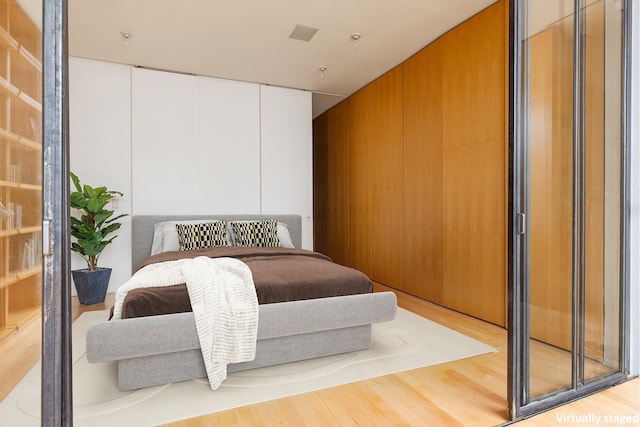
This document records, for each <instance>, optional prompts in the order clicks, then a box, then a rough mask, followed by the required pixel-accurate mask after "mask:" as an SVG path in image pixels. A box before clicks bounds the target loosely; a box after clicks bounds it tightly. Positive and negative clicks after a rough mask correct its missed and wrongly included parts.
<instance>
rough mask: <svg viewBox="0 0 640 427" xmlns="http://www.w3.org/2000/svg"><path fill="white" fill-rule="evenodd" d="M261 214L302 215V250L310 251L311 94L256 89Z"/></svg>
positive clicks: (276, 89) (284, 90)
mask: <svg viewBox="0 0 640 427" xmlns="http://www.w3.org/2000/svg"><path fill="white" fill-rule="evenodd" d="M260 91H261V92H260V104H261V115H262V116H261V121H260V123H261V128H260V131H261V142H262V146H261V153H262V158H261V169H262V171H261V177H262V178H261V179H262V212H263V213H267V214H268V213H294V214H300V215H302V247H303V248H305V249H312V248H313V222H312V212H313V180H312V179H313V178H312V173H313V160H312V138H313V137H312V113H311V93H310V92H304V91H300V90H294V89H285V88H279V87H273V86H261V87H260Z"/></svg>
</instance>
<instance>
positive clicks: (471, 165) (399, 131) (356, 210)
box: [314, 0, 507, 325]
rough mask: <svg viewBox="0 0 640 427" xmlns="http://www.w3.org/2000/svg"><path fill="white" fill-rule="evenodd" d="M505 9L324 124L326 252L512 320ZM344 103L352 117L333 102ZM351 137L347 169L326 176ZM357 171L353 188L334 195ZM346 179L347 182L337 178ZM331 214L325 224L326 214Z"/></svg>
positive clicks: (394, 282) (478, 312)
mask: <svg viewBox="0 0 640 427" xmlns="http://www.w3.org/2000/svg"><path fill="white" fill-rule="evenodd" d="M505 23H506V6H505V1H504V0H503V1H500V2H498V3H496V4H495V5H493V6H491V7H489V8H488V9H486V10H485V11H483V12H481V13H479V14H478V15H476V16H474V17H472V18H471V19H469V20H468V21H466V22H465V23H463V24H461V25H460V26H458V27H456V28H454V29H453V30H451V31H450V32H448V33H447V34H445V35H444V36H442V37H441V38H440V39H438V40H436V41H435V42H434V43H432V44H431V45H429V46H427V47H426V48H424V49H423V50H422V51H421V52H419V53H418V54H416V55H415V56H414V57H412V58H410V59H409V60H407V61H406V62H405V63H403V64H401V65H399V66H398V67H396V68H394V69H393V70H391V71H389V72H388V73H386V74H385V75H383V76H382V77H380V78H378V79H377V80H375V81H374V82H372V83H370V84H369V85H368V86H366V87H365V88H363V89H362V90H360V91H359V92H357V93H356V94H354V95H353V96H351V97H350V98H349V100H348V101H346V102H343V103H341V104H339V105H338V106H337V107H334V109H332V110H329V111H328V112H326V113H325V114H324V115H322V116H320V117H319V118H318V119H316V121H315V127H314V129H315V135H314V139H315V150H316V151H315V152H316V157H315V164H316V172H317V173H316V175H315V179H316V181H315V189H316V191H318V194H316V199H315V201H316V207H315V211H316V248H317V250H319V251H326V253H327V254H328V255H329V256H331V257H333V258H334V259H338V258H340V257H341V256H342V254H341V253H340V252H339V251H336V252H333V251H334V250H336V249H331V248H330V247H329V243H328V242H329V241H330V240H332V239H338V240H340V239H345V238H347V239H348V243H345V244H344V245H343V246H342V247H345V245H346V247H347V248H348V250H347V255H346V258H345V259H346V261H345V264H347V265H349V266H351V267H354V268H358V269H360V270H362V271H363V272H364V273H366V274H368V275H369V276H370V277H371V278H372V279H373V280H374V281H377V282H380V283H383V284H386V285H388V286H391V287H394V288H397V289H401V290H405V291H406V292H409V293H411V294H414V295H417V296H420V297H422V298H425V299H427V300H430V301H433V302H435V303H438V304H442V305H445V306H448V307H451V308H454V309H456V310H459V311H463V312H465V313H468V314H471V315H473V316H476V317H480V318H482V319H485V320H488V321H490V322H493V323H496V324H499V325H504V324H505V297H506V283H505V277H506V274H505V271H506V267H505V260H506V254H505V233H506V222H505V204H506V200H505V194H506V192H505V185H506V183H505V134H506V132H505V129H506V123H505V90H506V84H507V83H506V80H505V76H506V70H505V67H506V63H505V52H506V42H507V41H506V37H505V34H506V29H505ZM340 109H345V110H347V111H348V112H346V113H344V112H343V113H337V112H334V110H338V111H339V110H340ZM337 114H342V115H341V117H347V119H346V120H345V121H344V122H341V123H343V124H341V125H340V126H345V127H346V128H347V130H346V131H344V132H343V133H348V138H347V139H348V142H347V144H348V147H349V148H348V165H345V166H344V167H345V168H347V169H348V173H346V174H345V173H343V172H335V173H336V175H335V176H323V175H322V173H324V172H320V171H326V172H327V173H328V172H329V171H328V166H327V165H328V164H331V163H332V162H338V160H330V159H328V158H327V157H326V156H327V153H330V152H332V151H334V152H339V149H338V148H333V149H332V148H327V147H331V146H333V145H336V144H343V143H344V136H343V137H337V138H336V139H333V138H332V137H330V136H329V134H330V133H331V132H335V131H334V130H332V129H333V127H334V126H338V124H337V123H338V121H339V120H340V119H336V115H337ZM345 176H346V178H348V184H345V186H344V187H347V188H348V196H347V199H348V226H347V231H346V232H345V230H341V231H339V230H338V229H339V228H341V227H344V221H343V220H342V219H341V218H340V217H339V216H338V217H337V218H336V221H337V223H339V224H341V225H339V226H336V227H334V232H335V234H332V233H330V232H328V230H329V227H330V226H329V225H328V224H330V223H331V222H332V221H333V218H332V217H331V215H332V214H331V212H334V211H336V210H337V208H336V207H335V206H333V204H336V203H343V202H344V200H341V198H343V197H344V196H342V195H341V196H336V195H329V192H330V191H333V190H329V188H330V187H331V188H335V189H336V191H343V190H344V187H343V188H342V189H338V188H337V187H336V186H335V184H332V183H333V182H334V180H335V179H343V180H344V179H346V178H345ZM337 177H342V178H337ZM319 218H320V219H321V220H320V221H318V219H319Z"/></svg>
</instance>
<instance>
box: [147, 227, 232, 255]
mask: <svg viewBox="0 0 640 427" xmlns="http://www.w3.org/2000/svg"><path fill="white" fill-rule="evenodd" d="M211 221H217V220H215V219H196V220H193V221H164V222H158V223H157V224H154V225H153V243H152V244H151V255H155V254H159V253H162V252H169V251H177V250H180V242H179V241H178V230H176V224H204V223H207V222H211ZM230 242H231V239H230V238H229V231H228V229H227V243H228V244H229V245H230V244H231V243H230Z"/></svg>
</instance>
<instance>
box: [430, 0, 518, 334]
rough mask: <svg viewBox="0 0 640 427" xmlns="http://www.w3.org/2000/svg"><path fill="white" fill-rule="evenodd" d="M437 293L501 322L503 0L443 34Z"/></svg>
mask: <svg viewBox="0 0 640 427" xmlns="http://www.w3.org/2000/svg"><path fill="white" fill-rule="evenodd" d="M442 42H443V46H444V49H443V57H442V64H443V68H444V70H446V72H443V80H442V82H443V88H442V91H443V114H442V116H443V121H442V179H443V219H444V237H443V241H444V254H443V262H444V266H443V276H444V277H443V279H444V287H443V300H444V304H445V305H446V306H448V307H451V308H454V309H456V310H459V311H462V312H464V313H468V314H471V315H473V316H476V317H480V318H482V319H485V320H488V321H490V322H493V323H497V324H500V325H503V324H504V323H505V302H504V301H505V291H506V285H505V283H506V271H505V259H506V257H505V232H506V222H505V204H506V201H505V194H506V193H505V185H506V183H505V174H504V167H505V161H506V160H505V127H506V123H505V90H506V81H505V66H506V65H505V64H506V58H505V44H506V40H505V5H504V3H497V4H496V5H494V6H492V7H491V8H489V9H487V10H485V11H484V12H483V13H480V14H478V15H476V16H474V17H473V18H471V19H469V20H468V21H467V22H465V23H464V25H461V26H459V27H458V28H456V30H455V31H450V32H448V33H447V34H445V35H444V36H443V37H442Z"/></svg>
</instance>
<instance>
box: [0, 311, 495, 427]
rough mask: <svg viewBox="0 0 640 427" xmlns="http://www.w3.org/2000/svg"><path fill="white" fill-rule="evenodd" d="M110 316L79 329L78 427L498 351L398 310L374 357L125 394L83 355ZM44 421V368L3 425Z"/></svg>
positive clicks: (35, 372)
mask: <svg viewBox="0 0 640 427" xmlns="http://www.w3.org/2000/svg"><path fill="white" fill-rule="evenodd" d="M106 316H107V314H106V311H95V312H88V313H84V314H83V315H82V316H81V317H80V318H79V319H78V320H77V321H76V322H75V323H74V324H73V355H74V360H75V362H74V365H73V374H74V378H73V399H74V425H75V426H91V427H100V426H109V427H110V426H127V427H132V426H153V425H158V424H163V423H167V422H171V421H176V420H181V419H185V418H190V417H194V416H198V415H202V414H208V413H212V412H218V411H222V410H225V409H230V408H235V407H239V406H244V405H249V404H252V403H258V402H264V401H267V400H272V399H277V398H281V397H286V396H291V395H294V394H298V393H305V392H308V391H313V390H319V389H322V388H326V387H332V386H336V385H341V384H346V383H350V382H354V381H360V380H364V379H368V378H372V377H377V376H381V375H386V374H391V373H394V372H400V371H406V370H410V369H415V368H420V367H424V366H429V365H435V364H438V363H444V362H449V361H452V360H457V359H463V358H467V357H471V356H476V355H479V354H484V353H489V352H493V351H495V349H493V348H492V347H489V346H487V345H485V344H483V343H481V342H479V341H476V340H473V339H471V338H469V337H466V336H464V335H462V334H460V333H458V332H455V331H452V330H451V329H448V328H445V327H444V326H441V325H439V324H437V323H434V322H431V321H429V320H427V319H425V318H423V317H420V316H417V315H415V314H413V313H411V312H409V311H406V310H403V309H400V308H399V309H398V315H397V317H396V319H395V320H393V321H391V322H386V323H378V324H376V325H374V329H373V346H372V348H371V349H369V350H364V351H359V352H353V353H346V354H341V355H336V356H328V357H323V358H318V359H312V360H308V361H302V362H295V363H289V364H284V365H279V366H272V367H267V368H260V369H254V370H251V371H245V372H238V373H234V374H230V375H229V377H228V378H227V380H226V381H225V382H223V383H222V386H221V387H220V388H219V389H218V390H215V391H211V389H210V388H209V384H208V382H207V380H206V378H204V379H201V380H192V381H183V382H179V383H174V384H168V385H163V386H156V387H149V388H145V389H141V390H135V391H130V392H122V391H119V390H118V387H117V383H116V381H117V371H116V366H115V363H100V364H90V363H88V362H87V361H86V358H85V355H84V352H85V350H84V348H85V336H86V331H87V328H88V327H89V326H90V325H92V324H93V323H96V322H99V321H102V320H105V319H106ZM39 417H40V365H37V366H35V367H34V368H33V369H32V370H31V371H30V372H29V374H27V376H26V377H25V378H24V379H23V380H22V382H21V383H20V384H18V386H17V387H16V388H15V389H14V390H13V391H12V392H11V393H10V394H9V395H8V396H7V398H6V399H5V400H4V401H3V402H2V403H1V404H0V424H1V425H3V426H4V425H6V426H20V427H27V426H34V427H36V426H40V420H39Z"/></svg>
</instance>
